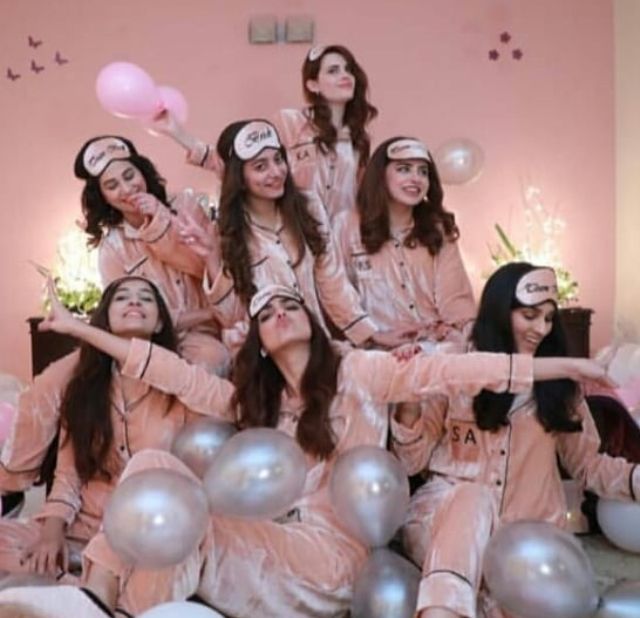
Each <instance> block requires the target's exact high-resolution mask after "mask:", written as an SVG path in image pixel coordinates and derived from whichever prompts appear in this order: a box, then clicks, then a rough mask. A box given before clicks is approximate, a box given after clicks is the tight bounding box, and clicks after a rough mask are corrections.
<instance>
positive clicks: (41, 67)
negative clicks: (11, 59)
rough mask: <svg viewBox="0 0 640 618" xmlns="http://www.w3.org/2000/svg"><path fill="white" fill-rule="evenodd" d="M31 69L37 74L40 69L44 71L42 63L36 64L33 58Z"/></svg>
mask: <svg viewBox="0 0 640 618" xmlns="http://www.w3.org/2000/svg"><path fill="white" fill-rule="evenodd" d="M31 70H32V71H33V72H34V73H35V74H36V75H37V74H38V73H40V71H44V67H43V66H42V65H38V64H36V61H35V60H32V61H31Z"/></svg>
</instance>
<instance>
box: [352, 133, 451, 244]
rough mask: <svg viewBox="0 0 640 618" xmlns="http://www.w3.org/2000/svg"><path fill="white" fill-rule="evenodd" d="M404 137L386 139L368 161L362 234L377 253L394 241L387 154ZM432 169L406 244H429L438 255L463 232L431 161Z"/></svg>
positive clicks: (360, 200)
mask: <svg viewBox="0 0 640 618" xmlns="http://www.w3.org/2000/svg"><path fill="white" fill-rule="evenodd" d="M399 139H407V138H404V137H392V138H391V139H388V140H385V141H384V142H382V143H381V144H380V145H379V146H378V147H377V148H376V150H375V152H374V153H373V155H372V157H371V160H370V161H369V163H368V164H367V168H366V169H365V172H364V176H363V177H362V182H361V184H360V188H359V189H358V196H357V202H356V203H357V209H358V215H359V219H360V237H361V240H362V244H363V246H364V248H365V250H366V251H367V253H377V252H378V251H380V249H381V248H382V245H384V243H385V242H387V241H388V240H391V229H390V225H389V200H390V199H391V196H390V195H389V190H388V189H387V183H386V181H385V173H386V169H387V165H389V163H390V159H389V158H388V157H387V148H388V146H389V144H391V143H392V142H395V141H397V140H399ZM427 167H428V169H429V189H428V190H427V195H426V196H425V199H424V200H422V201H421V202H419V203H418V204H416V205H415V206H414V207H413V221H414V226H413V230H412V231H411V233H410V234H409V236H407V238H406V239H405V245H407V246H408V247H415V246H416V245H417V244H419V245H422V246H424V247H426V248H427V249H428V250H429V253H430V254H431V255H436V254H437V253H438V252H439V251H440V249H441V248H442V245H443V243H444V240H445V238H447V239H449V240H456V239H457V238H459V236H460V231H459V230H458V226H457V225H456V220H455V217H454V215H453V213H451V212H448V211H447V210H445V209H444V206H443V201H444V191H443V189H442V183H441V182H440V176H439V174H438V170H437V168H436V165H435V163H434V162H433V161H432V160H429V161H427Z"/></svg>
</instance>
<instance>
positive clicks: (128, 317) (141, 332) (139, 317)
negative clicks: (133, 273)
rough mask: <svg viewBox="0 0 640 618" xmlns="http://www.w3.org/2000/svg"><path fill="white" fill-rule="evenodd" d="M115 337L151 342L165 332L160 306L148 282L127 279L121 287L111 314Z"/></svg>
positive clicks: (113, 301) (114, 298)
mask: <svg viewBox="0 0 640 618" xmlns="http://www.w3.org/2000/svg"><path fill="white" fill-rule="evenodd" d="M108 317H109V328H110V330H111V332H112V333H113V334H114V335H119V336H121V337H138V338H140V339H150V338H151V336H152V335H153V334H154V333H157V332H159V331H160V330H161V328H162V322H161V320H160V314H159V310H158V303H157V302H156V297H155V294H154V292H153V289H152V288H151V285H150V284H149V282H148V281H144V280H143V279H125V280H124V281H123V282H122V283H120V284H119V285H118V288H117V289H116V291H115V293H114V295H113V298H112V299H111V303H110V304H109V310H108Z"/></svg>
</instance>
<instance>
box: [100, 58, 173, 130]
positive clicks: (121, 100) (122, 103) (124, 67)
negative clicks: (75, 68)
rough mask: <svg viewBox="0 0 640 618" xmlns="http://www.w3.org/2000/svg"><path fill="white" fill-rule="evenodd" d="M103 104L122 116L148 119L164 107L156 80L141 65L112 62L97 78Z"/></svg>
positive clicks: (110, 110) (112, 112) (101, 103)
mask: <svg viewBox="0 0 640 618" xmlns="http://www.w3.org/2000/svg"><path fill="white" fill-rule="evenodd" d="M96 94H97V95H98V101H100V105H102V107H103V108H104V109H105V110H106V111H108V112H109V113H111V114H114V115H115V116H120V117H122V118H148V117H150V116H154V115H155V114H157V113H158V112H159V111H161V109H162V101H161V100H160V94H159V92H158V89H157V88H156V85H155V83H154V82H153V80H152V79H151V77H150V76H149V75H148V74H147V73H146V72H145V71H143V70H142V69H141V68H140V67H139V66H137V65H135V64H132V63H130V62H112V63H111V64H108V65H106V66H105V67H103V68H102V70H101V71H100V73H99V74H98V78H97V80H96Z"/></svg>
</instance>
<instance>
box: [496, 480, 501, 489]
mask: <svg viewBox="0 0 640 618" xmlns="http://www.w3.org/2000/svg"><path fill="white" fill-rule="evenodd" d="M496 485H497V486H498V487H500V485H502V481H501V480H500V479H498V480H497V481H496Z"/></svg>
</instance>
